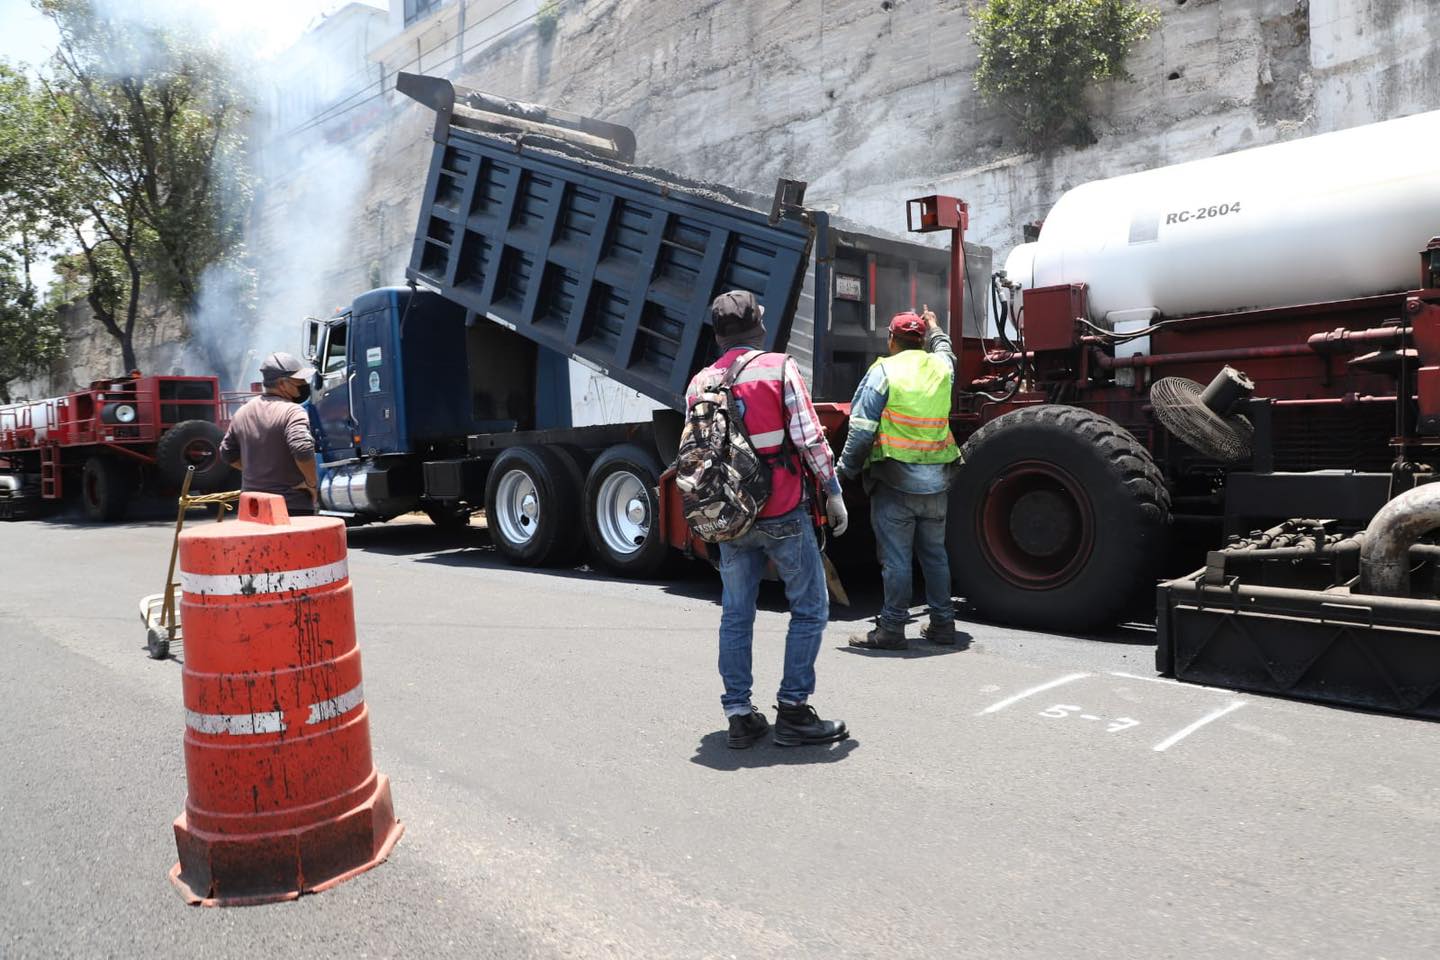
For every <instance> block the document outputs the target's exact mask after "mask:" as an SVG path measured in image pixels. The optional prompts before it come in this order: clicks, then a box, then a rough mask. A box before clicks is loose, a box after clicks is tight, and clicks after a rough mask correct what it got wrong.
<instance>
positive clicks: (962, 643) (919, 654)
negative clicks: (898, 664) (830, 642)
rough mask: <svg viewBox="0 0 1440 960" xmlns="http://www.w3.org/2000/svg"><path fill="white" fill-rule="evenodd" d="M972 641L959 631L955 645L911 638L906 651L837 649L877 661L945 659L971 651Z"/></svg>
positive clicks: (859, 648) (967, 635)
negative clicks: (944, 657)
mask: <svg viewBox="0 0 1440 960" xmlns="http://www.w3.org/2000/svg"><path fill="white" fill-rule="evenodd" d="M862 632H863V631H862ZM972 639H973V638H972V637H971V636H970V634H968V633H965V632H964V631H962V630H957V631H955V642H954V643H953V644H937V643H927V642H926V641H924V640H920V639H918V638H915V637H911V638H910V646H908V647H906V648H905V649H904V650H872V649H870V648H868V647H852V646H850V645H849V644H848V643H847V644H842V645H841V646H838V647H836V648H835V649H836V650H839V651H841V652H842V653H853V654H855V655H856V656H857V657H873V658H874V659H876V660H925V659H928V658H930V657H943V656H945V655H946V654H949V653H964V652H965V651H966V650H969V649H970V643H971V640H972Z"/></svg>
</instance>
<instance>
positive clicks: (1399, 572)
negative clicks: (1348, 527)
mask: <svg viewBox="0 0 1440 960" xmlns="http://www.w3.org/2000/svg"><path fill="white" fill-rule="evenodd" d="M1436 527H1440V483H1427V484H1424V485H1422V486H1419V487H1416V488H1415V489H1413V490H1408V491H1406V492H1405V493H1402V494H1401V495H1400V496H1398V497H1396V498H1395V499H1394V500H1391V501H1390V502H1389V503H1387V504H1385V506H1384V507H1382V508H1381V509H1380V512H1379V513H1377V514H1375V519H1373V520H1371V521H1370V526H1368V527H1366V528H1365V543H1364V546H1363V547H1362V548H1361V550H1360V582H1359V584H1358V585H1357V590H1358V592H1359V593H1365V594H1371V595H1375V596H1382V597H1403V596H1407V595H1408V594H1409V592H1410V546H1411V544H1413V543H1414V542H1415V541H1416V540H1418V539H1419V538H1420V537H1421V536H1422V535H1424V534H1426V533H1428V532H1430V531H1431V530H1434V529H1435V528H1436Z"/></svg>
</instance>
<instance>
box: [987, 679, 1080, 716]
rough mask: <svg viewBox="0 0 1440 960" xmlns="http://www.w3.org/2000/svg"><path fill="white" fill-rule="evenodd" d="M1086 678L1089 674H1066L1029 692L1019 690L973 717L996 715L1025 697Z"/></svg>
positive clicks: (1032, 688)
mask: <svg viewBox="0 0 1440 960" xmlns="http://www.w3.org/2000/svg"><path fill="white" fill-rule="evenodd" d="M1088 676H1090V674H1088V673H1070V674H1066V675H1065V676H1063V677H1061V678H1060V679H1059V680H1051V681H1050V682H1049V683H1042V684H1040V686H1038V687H1031V688H1030V689H1029V690H1021V691H1020V692H1019V693H1017V694H1015V695H1014V696H1013V697H1006V698H1005V699H1004V700H1001V701H1000V702H999V703H992V704H990V706H988V707H986V708H985V709H984V710H981V711H980V712H979V713H977V714H975V716H977V717H983V716H985V714H987V713H998V712H999V711H1001V710H1004V709H1005V708H1006V707H1008V706H1010V705H1012V704H1016V703H1019V702H1020V701H1021V700H1024V699H1025V698H1026V697H1033V696H1035V694H1037V693H1044V692H1045V691H1046V690H1054V689H1055V688H1056V687H1063V686H1064V685H1065V684H1067V683H1074V682H1075V681H1076V680H1084V679H1085V678H1086V677H1088Z"/></svg>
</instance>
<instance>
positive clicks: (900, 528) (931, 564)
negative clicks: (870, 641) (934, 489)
mask: <svg viewBox="0 0 1440 960" xmlns="http://www.w3.org/2000/svg"><path fill="white" fill-rule="evenodd" d="M949 497H950V495H949V493H946V492H941V493H901V492H900V491H898V490H895V489H894V488H892V487H888V486H886V485H885V484H883V483H882V484H877V485H876V487H875V489H874V490H873V491H872V492H871V494H870V523H871V525H872V526H873V527H874V528H875V545H876V547H877V548H878V552H879V554H880V568H881V576H882V578H883V580H884V582H885V605H884V606H883V607H881V608H880V620H881V622H882V623H884V624H885V625H887V626H891V627H896V628H901V627H903V626H904V625H905V622H906V621H907V620H909V619H910V598H911V596H912V584H911V579H912V577H911V571H912V569H913V568H912V565H911V558H912V557H915V556H918V557H919V558H920V572H921V573H922V574H924V576H925V602H926V604H927V605H928V606H929V608H930V616H931V618H932V619H935V620H953V619H955V606H954V604H953V603H952V602H951V597H950V556H949V554H947V553H946V552H945V507H946V503H947V501H948V500H949Z"/></svg>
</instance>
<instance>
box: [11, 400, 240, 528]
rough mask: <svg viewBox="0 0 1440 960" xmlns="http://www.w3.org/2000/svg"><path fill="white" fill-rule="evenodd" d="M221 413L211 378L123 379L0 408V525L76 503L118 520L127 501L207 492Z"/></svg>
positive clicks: (222, 472)
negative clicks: (185, 488)
mask: <svg viewBox="0 0 1440 960" xmlns="http://www.w3.org/2000/svg"><path fill="white" fill-rule="evenodd" d="M225 421H226V418H225V415H224V407H223V405H222V399H221V396H220V389H219V383H218V381H217V380H216V379H215V378H214V377H156V376H148V377H146V376H131V377H120V378H115V379H110V380H97V381H95V382H94V383H91V384H90V386H89V387H87V388H86V389H84V390H79V391H76V392H74V393H71V394H67V395H66V396H63V397H52V398H49V399H46V400H36V401H29V402H24V403H14V404H9V405H7V406H3V407H0V519H18V518H20V517H25V516H30V515H34V514H35V513H37V512H39V511H40V510H41V509H43V508H44V507H45V506H46V505H48V504H54V503H58V502H60V501H62V500H64V499H67V498H69V497H72V496H74V497H78V499H79V501H80V503H81V505H82V506H83V507H84V510H85V514H86V516H88V517H89V518H90V519H92V520H119V519H120V518H122V517H123V516H124V515H125V511H126V509H127V507H128V506H129V503H130V500H131V498H132V496H133V495H134V494H136V493H137V492H139V491H142V490H147V489H151V490H157V491H158V490H167V491H169V490H178V489H179V487H180V483H181V481H182V480H183V478H184V475H185V470H186V468H187V467H191V466H193V467H194V468H195V477H194V480H193V482H192V488H193V489H196V490H215V489H219V488H220V487H221V486H223V485H224V484H225V483H226V482H227V481H229V480H230V478H231V475H232V473H233V471H232V470H231V469H230V467H229V466H227V465H226V464H224V463H222V462H221V460H220V456H219V448H220V440H221V438H222V436H223V435H224V430H223V428H224V425H225Z"/></svg>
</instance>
